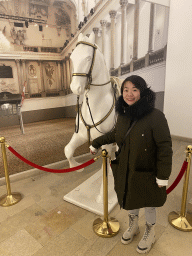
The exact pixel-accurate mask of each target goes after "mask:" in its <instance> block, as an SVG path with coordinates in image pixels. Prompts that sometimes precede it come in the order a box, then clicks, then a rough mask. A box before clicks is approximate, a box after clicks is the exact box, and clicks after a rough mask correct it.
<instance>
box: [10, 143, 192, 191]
mask: <svg viewBox="0 0 192 256" xmlns="http://www.w3.org/2000/svg"><path fill="white" fill-rule="evenodd" d="M8 149H9V150H10V151H11V152H12V153H13V154H14V155H15V156H16V157H18V158H19V159H20V160H22V161H23V162H25V163H26V164H28V165H30V166H32V167H34V168H37V169H39V170H41V171H46V172H53V173H66V172H73V171H77V170H79V169H82V168H84V167H87V166H89V165H91V164H93V163H94V162H95V160H94V159H91V160H89V161H87V162H86V163H84V164H81V165H78V166H76V167H72V168H68V169H59V170H57V169H50V168H46V167H42V166H40V165H37V164H34V163H32V162H31V161H29V160H27V159H26V158H24V157H23V156H21V155H20V154H19V153H17V152H16V151H15V150H14V149H13V148H12V147H11V146H8ZM187 166H188V162H187V161H184V162H183V165H182V168H181V170H180V172H179V174H178V176H177V178H176V179H175V181H174V182H173V184H172V185H171V186H170V187H169V188H168V189H167V190H166V192H167V195H168V194H169V193H170V192H171V191H172V190H173V189H174V188H175V187H176V186H177V185H178V183H179V182H180V180H181V179H182V177H183V175H184V173H185V171H186V170H187Z"/></svg>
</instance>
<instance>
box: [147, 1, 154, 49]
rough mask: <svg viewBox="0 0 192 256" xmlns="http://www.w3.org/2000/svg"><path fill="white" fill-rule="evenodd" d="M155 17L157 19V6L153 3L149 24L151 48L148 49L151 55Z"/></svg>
mask: <svg viewBox="0 0 192 256" xmlns="http://www.w3.org/2000/svg"><path fill="white" fill-rule="evenodd" d="M154 17H155V4H154V3H151V10H150V23H149V47H148V52H149V53H150V52H152V51H153V40H154V36H153V30H154Z"/></svg>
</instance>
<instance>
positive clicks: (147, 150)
mask: <svg viewBox="0 0 192 256" xmlns="http://www.w3.org/2000/svg"><path fill="white" fill-rule="evenodd" d="M154 103H155V94H154V92H153V91H152V90H150V89H147V90H146V92H145V95H144V96H143V97H142V98H141V99H140V100H138V101H137V102H136V103H135V104H133V105H131V106H128V105H127V104H126V103H125V101H124V100H123V97H122V96H120V97H119V99H118V101H117V104H116V112H117V114H118V117H117V123H116V126H115V128H114V129H113V131H111V132H109V133H107V134H105V135H103V136H100V137H98V138H96V139H95V140H93V142H92V146H93V147H94V148H100V147H101V146H102V145H105V144H110V143H114V142H116V143H117V145H118V146H120V144H121V142H122V141H123V139H124V136H125V134H126V132H127V130H128V128H129V127H130V125H131V122H132V121H133V120H135V119H137V123H136V124H135V126H134V127H133V128H132V130H131V132H130V134H129V135H128V136H127V138H126V140H125V143H124V145H123V147H122V149H121V153H120V154H119V155H118V156H117V160H119V165H118V168H117V169H116V171H115V172H114V171H113V176H114V182H115V191H116V193H117V197H118V202H119V204H120V206H121V207H123V208H124V209H126V210H132V209H139V208H143V207H160V206H162V205H163V204H164V203H165V201H166V198H167V194H166V187H165V186H164V187H162V188H159V187H158V185H157V183H156V177H157V178H158V179H161V180H167V179H169V176H170V174H171V167H172V142H171V136H170V131H169V128H168V124H167V120H166V118H165V116H164V114H163V113H162V112H161V111H160V110H158V109H155V108H154Z"/></svg>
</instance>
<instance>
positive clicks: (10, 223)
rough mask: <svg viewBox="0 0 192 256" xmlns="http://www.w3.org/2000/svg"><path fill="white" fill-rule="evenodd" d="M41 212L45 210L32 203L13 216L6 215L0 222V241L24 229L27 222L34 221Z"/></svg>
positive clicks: (43, 212)
mask: <svg viewBox="0 0 192 256" xmlns="http://www.w3.org/2000/svg"><path fill="white" fill-rule="evenodd" d="M43 214H45V210H43V209H42V208H41V207H40V206H39V205H37V204H34V205H32V206H30V207H28V208H27V209H25V210H23V211H21V212H19V213H17V214H15V215H13V216H8V217H7V219H6V220H4V221H2V222H1V223H0V242H2V241H4V240H5V239H8V238H9V237H11V236H12V235H13V234H15V233H16V232H18V231H20V230H21V229H24V228H25V227H26V226H27V225H29V223H31V222H36V221H37V220H38V219H39V218H40V217H41V216H42V215H43Z"/></svg>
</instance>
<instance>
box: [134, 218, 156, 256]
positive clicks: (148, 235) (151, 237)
mask: <svg viewBox="0 0 192 256" xmlns="http://www.w3.org/2000/svg"><path fill="white" fill-rule="evenodd" d="M154 243H155V229H154V225H152V224H150V223H148V222H146V228H145V233H144V235H143V237H142V239H141V241H140V242H139V244H138V246H137V252H139V253H147V252H149V251H150V250H151V246H152V244H154Z"/></svg>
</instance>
